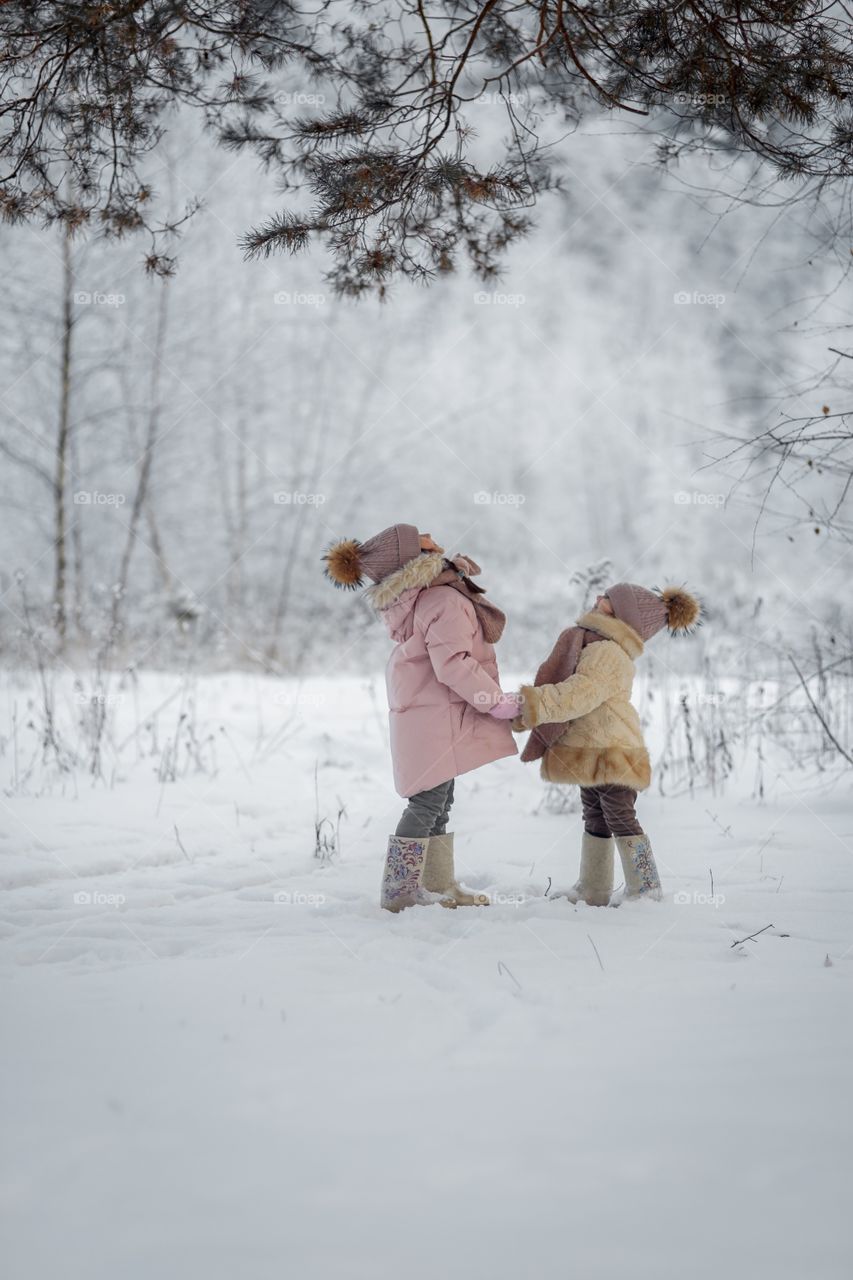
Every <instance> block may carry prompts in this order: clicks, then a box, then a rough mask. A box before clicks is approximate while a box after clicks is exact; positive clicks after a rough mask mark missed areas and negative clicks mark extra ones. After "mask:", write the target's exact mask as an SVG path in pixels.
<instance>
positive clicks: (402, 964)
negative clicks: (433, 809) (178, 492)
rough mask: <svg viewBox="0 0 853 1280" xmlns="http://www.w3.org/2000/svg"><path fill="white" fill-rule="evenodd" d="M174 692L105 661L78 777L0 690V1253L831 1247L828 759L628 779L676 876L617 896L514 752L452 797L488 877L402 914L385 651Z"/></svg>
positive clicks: (848, 1023)
mask: <svg viewBox="0 0 853 1280" xmlns="http://www.w3.org/2000/svg"><path fill="white" fill-rule="evenodd" d="M178 690H179V681H178V680H177V678H176V677H167V676H153V675H150V676H144V677H142V678H141V679H140V682H139V684H138V686H137V688H136V690H135V691H130V690H126V691H124V692H118V693H117V694H115V695H110V697H111V698H112V699H114V701H113V702H111V704H110V707H109V713H110V740H108V741H107V742H106V743H105V745H104V750H103V759H102V764H101V767H102V773H103V780H102V781H98V782H96V783H95V784H94V785H93V783H92V781H91V779H90V777H88V776H87V773H86V770H85V767H82V766H81V767H79V768H77V769H76V770H75V771H74V772H72V773H68V774H65V775H64V776H61V775H60V774H59V773H58V772H56V771H55V770H54V769H53V768H52V767H48V768H42V767H41V765H39V766H37V767H35V768H33V770H32V771H31V772H28V765H29V762H30V760H31V757H32V754H33V749H34V740H35V735H34V732H33V730H31V729H28V728H27V719H28V717H29V716H30V715H32V714H33V708H28V706H27V699H28V697H29V695H30V692H31V690H30V689H28V688H26V687H24V686H23V685H22V684H21V683H20V682H7V683H6V684H5V686H4V688H3V691H2V700H3V701H2V722H3V726H4V730H3V733H4V754H3V759H2V769H3V782H4V787H5V791H4V793H3V798H2V815H3V821H2V875H3V887H4V894H3V904H4V905H3V911H2V920H1V923H2V974H0V978H1V979H2V1002H3V1024H4V1031H5V1037H4V1038H5V1047H4V1054H3V1073H4V1079H3V1101H4V1110H5V1115H4V1120H3V1132H4V1139H5V1149H6V1151H5V1160H4V1175H3V1184H2V1207H3V1216H4V1235H5V1241H4V1249H3V1252H4V1257H5V1259H6V1261H5V1266H4V1274H5V1276H7V1277H9V1280H43V1278H44V1280H47V1277H52V1276H56V1275H60V1276H62V1277H64V1278H65V1280H77V1278H78V1277H79V1278H80V1280H84V1278H85V1280H117V1278H119V1277H120V1278H121V1280H153V1277H158V1278H160V1277H165V1278H170V1277H181V1280H196V1278H198V1280H237V1278H238V1277H241V1278H242V1277H251V1278H253V1280H267V1277H269V1278H272V1277H275V1280H280V1277H282V1276H287V1277H294V1278H296V1277H298V1278H299V1280H331V1278H337V1277H346V1278H347V1280H362V1278H363V1280H381V1278H384V1277H388V1278H389V1280H390V1278H391V1277H394V1280H397V1277H405V1278H406V1280H421V1278H424V1280H426V1278H430V1280H432V1278H433V1277H438V1276H441V1277H460V1278H462V1277H465V1278H466V1280H509V1278H510V1277H512V1278H514V1277H517V1276H531V1277H535V1278H536V1280H552V1278H553V1280H565V1278H566V1277H567V1276H578V1277H585V1278H586V1277H602V1278H603V1280H627V1278H628V1277H630V1278H631V1280H641V1278H645V1277H649V1280H651V1278H652V1277H654V1278H655V1280H661V1278H662V1277H663V1278H669V1277H672V1278H673V1280H676V1278H678V1280H682V1278H685V1277H686V1278H688V1280H704V1278H705V1277H709V1278H710V1277H714V1278H715V1280H716V1278H718V1277H724V1276H728V1275H732V1274H743V1275H748V1276H750V1277H753V1278H754V1277H768V1280H770V1278H771V1277H772V1278H773V1280H779V1278H781V1277H791V1278H792V1280H793V1278H794V1277H796V1280H803V1278H805V1277H808V1278H809V1280H835V1278H836V1277H839V1278H840V1277H842V1276H847V1275H849V1274H850V1272H849V1267H850V1256H851V1248H850V1241H849V1229H848V1224H847V1220H846V1208H847V1201H848V1199H849V1186H850V1150H851V1147H850V1141H851V1128H853V1108H851V1106H850V1070H851V1068H850V1062H851V1049H853V1025H852V1024H853V1019H851V1007H853V1004H851V995H853V990H852V988H853V863H851V857H850V853H851V846H853V804H851V794H850V784H849V782H848V781H844V780H835V781H832V780H830V779H827V781H825V783H824V784H823V786H822V787H820V788H819V787H817V786H816V785H815V784H814V783H813V782H810V781H807V780H805V779H803V778H802V777H799V776H797V775H796V774H795V773H794V772H793V771H790V770H785V769H784V768H782V767H781V766H780V767H778V768H777V767H776V766H774V765H772V764H770V763H768V764H766V765H765V774H764V777H765V788H766V794H765V797H764V799H763V801H761V802H759V801H758V800H756V799H755V798H754V797H753V795H752V789H753V780H754V776H755V761H754V760H752V759H750V758H746V759H740V760H739V761H738V768H737V771H736V773H735V776H734V778H733V779H732V780H731V781H730V782H729V784H728V787H727V789H726V790H725V791H724V792H723V793H722V794H721V795H716V796H714V795H711V794H709V793H708V792H704V791H697V792H696V794H695V796H694V797H693V798H690V797H689V796H687V795H684V796H679V797H675V798H661V797H660V796H658V795H657V794H656V793H652V794H649V795H648V796H646V797H645V798H643V799H642V801H641V808H640V813H641V816H642V818H643V820H644V822H645V825H646V827H647V829H648V831H649V832H650V834H651V836H652V838H653V842H654V846H655V849H656V852H657V856H658V861H659V864H660V867H661V872H662V875H663V876H664V880H665V888H666V890H667V899H666V901H665V902H663V903H662V904H650V903H642V904H633V905H626V906H623V907H621V908H620V909H618V910H609V909H606V908H605V909H593V908H588V907H584V906H579V907H573V906H571V905H570V904H569V903H568V902H566V901H565V900H557V901H551V900H549V899H548V898H547V897H546V896H545V893H546V889H547V887H548V883H549V879H550V880H551V882H552V884H553V887H554V888H559V887H561V886H564V885H568V884H570V883H571V882H572V880H573V878H574V872H575V868H576V857H577V849H578V844H579V832H580V822H579V819H578V817H577V814H576V813H572V814H562V815H559V814H556V813H551V812H548V811H547V810H545V809H544V808H543V807H542V805H541V801H542V786H541V784H540V782H539V780H538V777H537V775H536V772H535V770H534V769H525V768H522V767H521V766H520V765H519V764H518V763H517V761H514V760H509V761H502V762H500V763H499V764H496V765H493V766H491V767H490V768H488V769H485V770H482V771H481V772H480V773H478V774H476V775H472V776H469V777H467V778H466V779H463V780H462V781H461V782H460V784H459V785H458V788H457V804H456V811H455V813H456V820H455V824H454V826H455V830H456V832H457V862H458V863H459V866H460V870H461V871H462V873H463V876H464V878H465V880H466V881H467V882H468V883H469V884H470V885H472V886H475V887H477V888H483V889H487V890H488V891H489V892H490V893H492V894H493V895H494V898H495V903H494V905H493V906H492V907H491V908H489V909H488V910H483V911H472V910H459V911H456V912H451V911H444V910H442V909H440V908H438V907H435V908H429V909H418V910H413V911H408V912H405V913H403V914H402V915H400V916H396V917H394V916H390V915H388V914H386V913H382V912H381V911H380V909H379V907H378V904H377V897H378V882H379V877H380V870H381V862H382V853H383V846H384V841H385V838H386V836H387V833H388V832H389V830H390V829H392V827H393V825H394V823H395V821H396V819H397V816H398V814H399V811H400V808H401V804H400V801H399V800H398V799H397V797H396V796H395V795H394V793H393V791H392V790H391V788H390V768H389V765H388V762H387V759H386V750H385V718H384V704H383V691H382V687H381V682H380V681H379V680H373V681H357V680H349V679H340V680H325V681H319V680H318V681H306V682H303V683H302V684H299V685H297V684H288V683H285V682H279V681H274V680H269V679H262V678H259V677H252V676H249V675H233V676H228V677H223V678H212V677H209V678H207V679H205V680H200V681H199V682H198V683H196V684H194V685H191V686H190V685H185V686H184V687H183V689H182V691H180V692H179V691H178ZM169 699H171V700H170V701H169ZM163 703H165V704H166V705H165V706H163V707H162V709H161V710H160V711H159V712H158V713H157V714H156V715H155V714H153V713H154V711H155V709H156V708H158V706H160V705H161V704H163ZM73 710H74V692H73V689H72V687H71V684H70V681H68V682H66V683H65V684H64V685H63V684H61V685H60V699H59V704H58V718H59V719H61V718H62V717H63V716H67V715H68V714H70V712H72V711H73ZM78 711H79V708H78ZM181 716H183V717H184V718H183V719H180V717H181ZM178 725H180V726H181V729H180V733H181V735H182V741H183V745H182V746H180V748H179V750H178V751H177V753H176V755H175V757H174V759H171V760H170V750H169V744H170V743H172V742H173V741H174V738H175V733H176V729H177V727H178ZM190 734H192V735H193V737H194V739H195V742H196V745H195V747H193V748H192V752H191V753H190V755H189V756H188V755H187V751H186V743H187V742H188V741H189V735H190ZM315 766H316V789H317V795H318V797H319V807H318V809H317V808H316V806H317V803H318V802H317V800H316V799H315ZM172 775H174V779H172ZM339 807H342V808H343V809H344V810H345V812H344V813H343V814H342V815H341V817H340V847H339V849H338V850H337V851H335V852H330V853H328V854H327V856H325V857H322V858H321V857H317V856H315V817H316V816H317V814H319V818H320V819H326V818H328V819H330V820H331V824H326V823H324V824H323V827H322V831H321V837H323V838H324V839H330V838H331V837H332V834H333V828H334V826H335V824H336V822H337V817H338V809H339ZM711 876H713V893H712V887H711ZM749 935H755V936H754V937H753V939H752V940H751V941H742V940H743V939H745V938H747V937H748V936H749Z"/></svg>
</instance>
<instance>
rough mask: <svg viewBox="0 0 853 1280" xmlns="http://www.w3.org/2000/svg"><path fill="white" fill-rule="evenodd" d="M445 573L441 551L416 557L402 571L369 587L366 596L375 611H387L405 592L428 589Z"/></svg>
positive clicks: (397, 571) (390, 574)
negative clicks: (422, 588) (414, 588)
mask: <svg viewBox="0 0 853 1280" xmlns="http://www.w3.org/2000/svg"><path fill="white" fill-rule="evenodd" d="M443 572H444V555H443V554H442V553H441V552H440V551H430V552H429V553H428V554H427V555H423V554H422V555H419V556H415V557H414V559H413V560H408V561H407V562H406V563H405V564H404V565H403V566H402V568H400V569H395V570H394V572H393V573H389V574H388V577H387V578H383V579H382V581H381V582H377V583H376V584H375V585H374V586H372V587H368V588H367V590H366V591H365V593H364V594H365V596H366V597H367V599H368V600H369V601H370V603H371V604H372V605H373V607H374V609H387V608H389V606H390V605H392V604H393V603H394V602H395V600H399V598H400V596H401V595H402V594H403V592H404V591H410V590H411V589H412V587H428V586H430V585H431V584H432V583H433V582H435V580H436V578H438V577H439V576H440V575H441V574H442V573H443Z"/></svg>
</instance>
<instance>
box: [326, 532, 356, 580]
mask: <svg viewBox="0 0 853 1280" xmlns="http://www.w3.org/2000/svg"><path fill="white" fill-rule="evenodd" d="M360 550H361V544H360V543H359V542H356V540H355V538H345V539H344V540H343V541H342V542H335V543H333V544H332V546H331V547H329V550H328V551H327V552H326V554H325V555H324V556H323V559H324V560H325V561H326V568H325V569H324V573H325V575H326V577H327V578H328V579H329V581H330V582H333V583H334V584H335V586H336V587H343V589H344V590H345V591H354V590H355V588H356V587H360V586H361V583H362V576H361V557H360V555H359V552H360Z"/></svg>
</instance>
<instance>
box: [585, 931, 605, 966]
mask: <svg viewBox="0 0 853 1280" xmlns="http://www.w3.org/2000/svg"><path fill="white" fill-rule="evenodd" d="M586 936H587V937H588V938H589V945H590V946H591V947H592V949H593V951H594V952H595V958H596V960H597V961H598V963H599V964H600V965H601V972H602V973H604V965H603V964H602V960H601V956H600V955H599V954H598V947H597V946H596V945H595V943H594V942H593V940H592V938H591V937H590V935H589V934H587V935H586Z"/></svg>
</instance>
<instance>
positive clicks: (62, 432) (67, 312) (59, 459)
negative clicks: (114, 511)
mask: <svg viewBox="0 0 853 1280" xmlns="http://www.w3.org/2000/svg"><path fill="white" fill-rule="evenodd" d="M73 298H74V269H73V266H72V262H71V232H70V230H67V229H66V231H65V234H64V236H63V238H62V357H61V362H60V374H59V430H58V433H57V437H56V459H55V468H54V477H53V512H54V581H53V617H54V625H55V627H56V632H57V635H58V636H59V643H60V647H62V646H63V645H64V643H65V632H66V627H67V602H66V594H67V576H68V555H67V548H66V539H67V536H68V529H67V523H68V516H67V510H66V498H67V493H66V490H67V487H68V449H69V443H70V409H71V333H72V329H73V327H74V303H73Z"/></svg>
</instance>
